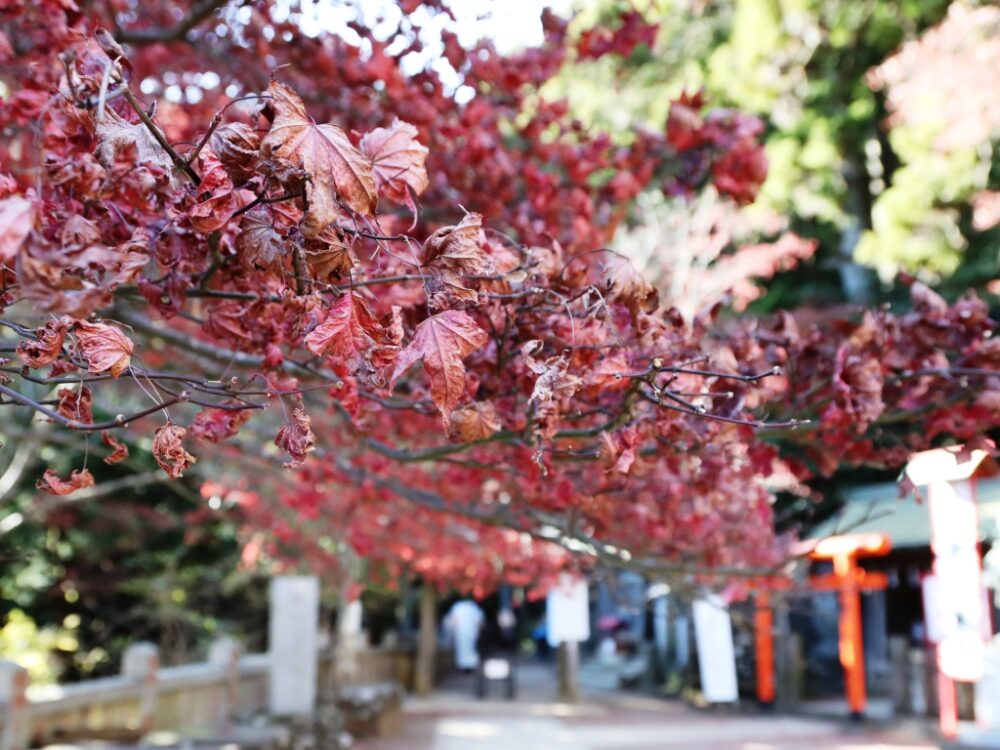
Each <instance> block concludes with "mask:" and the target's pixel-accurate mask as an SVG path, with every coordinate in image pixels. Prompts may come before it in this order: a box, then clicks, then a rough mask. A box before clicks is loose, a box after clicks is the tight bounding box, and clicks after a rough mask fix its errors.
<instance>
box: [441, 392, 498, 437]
mask: <svg viewBox="0 0 1000 750" xmlns="http://www.w3.org/2000/svg"><path fill="white" fill-rule="evenodd" d="M502 426H503V425H501V423H500V416H499V415H498V414H497V410H496V408H495V407H494V406H493V404H491V403H490V402H489V401H476V402H475V403H472V404H466V405H465V406H463V407H460V408H458V409H455V411H453V412H452V413H451V427H450V428H449V430H448V437H450V438H451V439H452V440H453V441H455V442H456V443H472V442H475V441H477V440H485V439H486V438H488V437H490V436H491V435H493V434H494V433H496V432H499V431H500V428H501V427H502Z"/></svg>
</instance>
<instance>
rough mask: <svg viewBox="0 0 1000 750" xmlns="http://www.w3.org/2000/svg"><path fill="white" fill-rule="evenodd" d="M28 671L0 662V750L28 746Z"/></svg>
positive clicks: (9, 662) (18, 665) (8, 662)
mask: <svg viewBox="0 0 1000 750" xmlns="http://www.w3.org/2000/svg"><path fill="white" fill-rule="evenodd" d="M28 681H29V678H28V670H26V669H25V668H24V667H22V666H21V665H20V664H17V663H16V662H12V661H0V750H25V748H26V747H27V746H28V740H29V739H30V738H29V737H28V732H29V729H30V727H29V726H28Z"/></svg>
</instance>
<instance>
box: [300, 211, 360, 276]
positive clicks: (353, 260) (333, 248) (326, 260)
mask: <svg viewBox="0 0 1000 750" xmlns="http://www.w3.org/2000/svg"><path fill="white" fill-rule="evenodd" d="M304 249H305V253H304V255H305V259H306V265H308V266H309V271H310V272H311V273H312V276H313V278H314V279H316V280H317V281H327V280H328V279H330V278H331V277H332V278H334V279H339V278H341V277H342V276H346V275H347V274H349V273H350V272H351V269H352V268H354V267H355V266H356V265H358V258H357V256H356V255H355V254H354V250H352V249H351V246H350V245H349V244H348V242H347V240H346V239H345V237H344V234H343V232H341V231H340V230H339V229H337V227H336V226H335V225H333V224H331V225H329V226H328V227H326V228H325V229H324V230H323V231H322V232H320V233H319V235H318V236H317V237H312V238H307V239H306V241H305V248H304Z"/></svg>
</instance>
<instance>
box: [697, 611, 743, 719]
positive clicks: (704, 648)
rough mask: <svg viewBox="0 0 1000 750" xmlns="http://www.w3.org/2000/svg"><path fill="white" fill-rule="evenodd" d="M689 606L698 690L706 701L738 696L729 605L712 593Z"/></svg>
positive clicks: (725, 700)
mask: <svg viewBox="0 0 1000 750" xmlns="http://www.w3.org/2000/svg"><path fill="white" fill-rule="evenodd" d="M692 609H693V611H694V638H695V643H696V645H697V648H698V666H699V670H700V672H701V690H702V692H703V693H704V695H705V699H706V700H707V701H709V702H710V703H733V702H735V701H737V700H738V699H739V689H738V687H737V684H736V654H735V651H734V650H733V625H732V620H731V618H730V616H729V609H728V608H727V607H726V604H725V602H723V600H722V597H720V596H718V595H715V594H713V595H710V596H708V597H706V598H705V599H699V600H697V601H695V602H694V604H693V605H692Z"/></svg>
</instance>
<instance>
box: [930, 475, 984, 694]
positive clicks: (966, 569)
mask: <svg viewBox="0 0 1000 750" xmlns="http://www.w3.org/2000/svg"><path fill="white" fill-rule="evenodd" d="M973 481H974V480H970V479H961V480H958V481H952V482H948V481H945V480H941V479H938V480H935V481H932V482H931V483H930V484H929V495H930V498H929V502H928V507H929V511H930V522H931V549H932V550H933V552H934V578H935V579H936V581H935V582H932V583H931V584H930V591H929V594H930V599H929V601H928V602H927V603H926V604H925V606H926V607H927V610H928V616H927V618H926V619H927V627H928V635H929V637H930V638H931V640H932V641H934V642H936V643H937V644H938V662H939V668H940V670H941V672H942V673H943V674H945V675H947V676H948V677H951V678H952V679H953V680H960V681H964V682H975V681H976V680H978V679H980V678H981V677H982V675H983V654H984V651H983V648H984V645H985V644H984V643H983V619H984V617H985V612H984V607H983V583H982V568H981V566H980V562H979V516H978V513H977V511H976V500H975V493H974V489H973ZM925 592H927V586H926V585H925Z"/></svg>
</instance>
